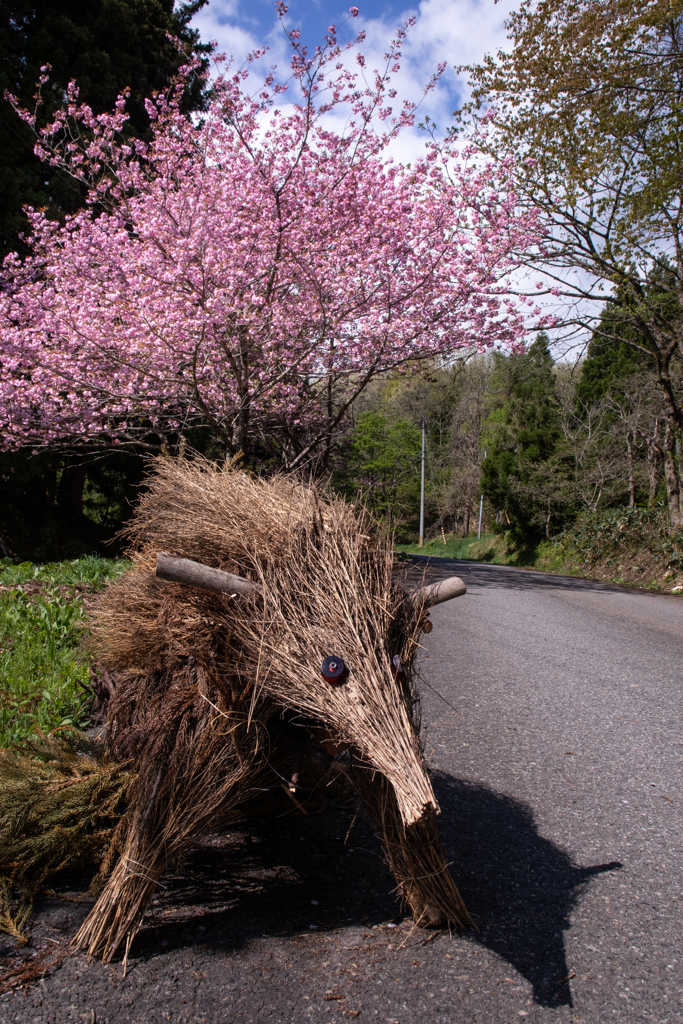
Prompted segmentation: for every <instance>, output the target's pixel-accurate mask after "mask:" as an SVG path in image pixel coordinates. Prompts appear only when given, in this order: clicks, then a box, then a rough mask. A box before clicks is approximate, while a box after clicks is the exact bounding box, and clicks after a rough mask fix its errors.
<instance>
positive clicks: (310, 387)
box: [0, 4, 542, 468]
mask: <svg viewBox="0 0 683 1024" xmlns="http://www.w3.org/2000/svg"><path fill="white" fill-rule="evenodd" d="M279 10H280V14H281V16H284V14H285V13H286V8H285V7H284V6H283V5H282V4H280V5H279ZM355 10H356V9H355V8H352V9H351V16H355V13H354V12H355ZM408 28H409V23H406V25H404V26H403V28H402V29H401V30H400V31H399V32H398V34H397V38H396V40H395V41H394V42H393V44H392V46H391V48H390V52H389V53H388V54H387V55H386V66H385V68H384V69H383V70H382V71H379V72H374V73H373V74H369V72H368V71H367V69H366V67H365V61H364V58H363V56H362V54H361V53H360V52H358V49H357V47H358V44H359V43H360V42H362V35H361V36H359V37H357V39H356V40H355V41H354V43H352V44H349V45H348V46H346V47H344V46H342V45H341V44H340V43H339V42H338V38H337V32H336V30H335V29H334V27H330V29H329V30H328V33H327V36H326V38H325V40H324V43H323V44H322V45H321V46H320V47H318V48H317V49H316V50H315V52H309V51H307V50H306V48H305V47H304V46H303V45H302V44H301V42H300V40H299V36H298V33H297V32H296V31H290V32H289V33H288V35H289V41H290V45H291V65H290V68H289V78H288V80H287V81H284V82H283V81H281V80H279V79H278V77H277V74H276V69H275V68H273V69H271V70H270V71H269V72H268V74H267V75H266V77H265V80H263V79H261V81H260V84H259V86H258V87H254V86H253V82H254V79H255V78H256V68H257V66H258V64H259V61H261V60H262V59H263V57H264V52H265V51H261V52H259V53H256V54H253V55H252V56H251V58H250V59H249V61H248V62H247V63H246V65H245V67H244V68H242V69H236V68H235V67H234V66H233V64H232V62H231V61H227V60H225V58H223V57H220V56H217V57H216V58H215V60H216V67H217V72H216V78H215V80H214V81H213V84H212V102H211V105H210V107H209V109H208V110H207V111H206V112H205V114H203V115H202V117H201V120H198V119H196V118H195V119H194V120H190V119H188V118H187V117H185V116H184V115H183V114H182V113H181V111H180V101H181V97H182V90H183V80H184V76H185V78H186V77H187V74H188V73H189V69H186V70H185V72H184V73H181V75H180V77H179V79H178V80H177V81H176V82H175V83H174V87H173V89H172V90H170V91H169V92H168V93H166V94H164V95H157V96H155V97H154V98H153V99H152V100H150V101H149V102H148V105H147V106H148V113H149V116H150V119H151V125H152V128H151V140H150V141H148V142H147V143H143V142H141V141H139V140H130V139H129V138H127V137H126V132H125V127H126V115H125V112H124V103H125V97H121V98H120V100H119V102H118V104H117V107H116V109H115V110H114V111H113V112H112V113H110V114H107V115H100V116H94V115H93V114H92V112H91V111H90V109H89V108H88V107H87V106H84V105H79V103H78V96H77V90H76V87H75V86H72V88H71V91H70V94H69V97H68V104H67V106H66V107H65V109H64V110H63V111H62V112H60V113H59V114H58V116H57V117H56V119H55V120H54V122H53V123H52V124H50V125H49V126H48V127H47V128H45V129H43V130H41V131H39V132H38V133H37V145H36V151H37V152H38V153H39V155H40V156H41V157H42V158H43V159H44V160H46V161H48V162H49V163H50V164H52V165H56V166H59V167H61V168H63V169H64V170H66V171H67V172H68V173H70V174H71V175H73V176H75V177H76V178H78V179H79V180H80V181H81V182H84V183H85V184H86V185H87V188H88V194H89V199H88V205H87V207H86V208H85V209H84V210H82V211H81V212H79V213H77V214H75V215H74V216H73V217H69V218H68V219H67V220H66V221H65V222H64V223H57V222H54V221H50V220H48V219H47V218H46V217H45V215H44V213H42V212H41V211H37V210H30V211H29V216H30V219H31V222H32V228H33V236H32V247H33V248H32V254H31V256H30V258H28V259H25V260H23V261H22V260H20V259H19V257H18V256H17V255H10V256H9V257H8V258H7V259H6V261H5V263H4V282H3V288H2V294H0V370H1V373H0V438H1V443H2V446H3V447H5V448H11V447H16V446H22V445H27V444H32V445H41V444H47V443H54V442H56V441H61V442H68V443H73V442H74V441H83V440H89V441H92V440H93V439H99V440H106V441H107V442H108V443H112V442H113V443H126V442H135V443H139V442H140V441H141V440H142V439H144V438H147V440H149V438H150V437H151V436H154V437H156V438H157V439H158V440H163V439H164V438H168V437H170V436H173V437H175V438H176V439H177V438H178V436H181V437H182V436H183V434H184V432H185V431H187V429H188V428H189V427H191V426H192V425H195V424H199V423H202V424H208V425H209V426H210V428H211V429H212V431H213V432H214V434H215V435H216V436H217V437H218V438H219V439H220V440H221V442H222V444H223V445H224V446H225V449H226V451H227V452H230V453H234V452H237V451H239V450H245V449H246V448H247V446H248V444H249V441H250V438H253V437H255V436H258V434H259V433H262V434H267V433H268V432H270V433H271V434H272V432H273V431H274V430H275V429H276V426H277V425H279V426H278V427H277V429H279V434H278V443H279V444H280V446H281V452H282V455H283V458H284V462H285V464H286V465H288V466H289V467H290V468H293V467H296V466H299V465H301V464H303V462H304V461H305V460H306V459H308V458H310V457H311V455H312V453H313V452H315V451H320V450H324V449H325V446H327V447H329V445H330V443H331V440H332V438H333V437H334V435H335V431H336V430H337V428H338V427H339V425H340V423H342V422H343V420H344V417H345V415H346V413H347V410H348V409H349V406H350V404H351V403H352V402H353V401H354V399H355V398H356V397H357V396H358V394H359V393H360V392H361V391H362V390H363V389H364V388H365V387H366V386H367V385H368V383H369V382H370V381H371V380H372V379H373V378H374V377H376V376H377V375H378V374H382V373H387V372H389V371H396V370H405V371H406V372H409V371H410V369H411V368H414V367H415V366H417V365H419V364H420V362H421V361H423V360H426V359H434V358H435V357H442V358H449V357H452V356H453V355H454V354H457V353H458V351H459V350H461V349H463V348H464V347H471V346H472V345H475V346H477V347H478V348H480V349H481V348H484V347H487V346H494V345H496V346H501V345H503V346H508V347H509V346H513V347H514V346H518V345H520V344H521V343H523V339H524V335H525V333H526V331H527V330H528V329H529V324H528V318H529V316H531V317H533V316H538V313H539V311H538V309H535V310H533V311H530V310H523V308H522V307H520V306H518V305H516V300H512V299H510V298H509V297H508V295H507V292H506V287H505V279H506V277H507V276H508V275H509V274H510V273H511V272H513V271H514V269H515V267H516V263H515V257H514V253H516V252H517V253H518V252H520V251H522V250H524V249H525V248H528V247H529V246H533V245H534V244H536V243H537V242H538V239H539V229H538V225H537V220H536V217H535V215H534V213H533V211H531V212H527V213H525V214H523V215H521V214H520V212H519V210H518V208H517V203H516V197H515V194H514V191H513V189H512V187H511V184H510V182H511V171H512V168H511V166H510V165H509V163H506V162H505V161H503V162H502V163H499V164H497V165H493V164H490V163H485V162H484V161H482V160H481V159H480V158H479V156H478V154H477V152H476V150H475V149H474V148H470V149H468V150H464V151H460V152H458V151H453V150H452V149H450V148H449V147H448V146H447V145H446V144H444V145H439V144H437V143H436V142H435V141H433V140H430V141H429V142H428V144H427V145H426V147H425V154H424V158H423V159H420V160H419V161H417V162H416V163H414V164H413V165H412V166H400V165H398V164H397V163H395V162H393V161H392V159H391V158H390V156H389V155H388V147H390V145H391V143H392V141H393V140H394V139H395V137H396V135H397V134H398V133H399V132H400V131H401V129H402V128H404V127H406V126H408V125H411V124H412V122H413V117H414V109H413V107H412V106H411V105H410V104H404V105H403V107H402V109H401V110H400V111H399V112H398V113H397V114H394V113H393V111H392V101H393V100H394V98H395V95H396V92H395V89H394V88H393V86H392V76H393V75H395V73H396V71H397V70H398V68H399V60H400V50H401V45H402V43H403V40H404V38H405V33H406V31H407V29H408ZM354 48H355V50H354ZM354 53H355V56H356V61H357V64H358V67H357V69H354V70H353V71H352V70H350V68H349V65H350V59H351V58H352V57H353V56H354ZM441 70H442V69H438V70H437V76H438V74H439V73H440V72H441ZM48 75H49V69H48V68H46V69H44V80H47V76H48ZM435 80H436V78H435V79H433V80H432V82H431V83H430V84H429V85H428V88H430V87H432V86H433V84H434V81H435ZM20 113H21V116H22V117H23V118H24V120H25V121H27V122H28V123H29V124H32V125H35V124H36V119H35V114H36V112H35V111H34V112H32V113H30V112H27V111H21V112H20ZM340 123H342V124H343V125H344V127H343V129H342V130H339V129H338V128H336V127H335V126H336V125H338V124H340ZM539 326H542V323H541V321H540V320H536V321H535V322H534V324H533V328H534V329H538V327H539Z"/></svg>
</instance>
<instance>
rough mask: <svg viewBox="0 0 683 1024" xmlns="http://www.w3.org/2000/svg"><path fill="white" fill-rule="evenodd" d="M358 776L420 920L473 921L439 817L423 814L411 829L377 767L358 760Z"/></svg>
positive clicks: (428, 923)
mask: <svg viewBox="0 0 683 1024" xmlns="http://www.w3.org/2000/svg"><path fill="white" fill-rule="evenodd" d="M353 778H354V782H355V784H356V787H357V790H358V792H359V794H360V796H361V798H362V800H363V803H364V805H365V808H366V810H367V812H369V813H368V816H369V818H370V820H371V821H372V823H373V824H374V825H375V827H376V828H377V830H378V835H379V837H380V839H381V841H382V846H383V847H384V852H385V855H386V858H387V861H388V864H389V867H390V868H391V870H392V872H393V874H394V877H395V879H396V882H397V884H398V889H399V892H400V893H401V896H402V898H403V901H404V903H406V904H407V905H408V906H409V907H410V909H411V910H412V913H413V917H414V919H415V921H416V922H417V923H418V924H420V925H422V927H423V928H435V927H439V926H441V925H447V924H455V925H456V926H457V925H460V926H462V925H465V924H468V925H469V924H471V923H472V922H471V920H470V916H469V913H468V912H467V908H466V907H465V904H464V903H463V901H462V897H461V896H460V893H459V892H458V889H457V886H456V884H455V882H454V881H453V877H452V875H451V874H450V872H449V870H448V864H447V862H446V856H445V852H444V849H443V846H442V845H441V840H440V838H439V833H438V830H437V827H436V821H435V820H434V815H433V814H423V815H422V817H421V818H420V819H419V821H416V822H414V823H413V824H412V825H408V826H407V827H406V826H404V824H403V821H402V820H401V815H400V812H399V809H398V804H397V801H396V795H395V793H394V791H393V789H392V787H391V785H390V784H389V781H388V779H386V778H385V777H384V776H383V775H381V774H380V773H379V772H377V771H374V770H373V768H372V766H371V765H367V764H363V763H362V762H358V761H356V762H355V764H354V766H353Z"/></svg>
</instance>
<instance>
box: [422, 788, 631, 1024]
mask: <svg viewBox="0 0 683 1024" xmlns="http://www.w3.org/2000/svg"><path fill="white" fill-rule="evenodd" d="M434 784H435V789H436V792H437V796H438V799H439V802H440V804H441V810H442V813H441V818H440V821H439V825H440V829H441V834H442V838H443V840H444V843H445V846H446V848H447V850H448V852H449V854H450V855H451V859H452V860H453V868H452V870H453V873H454V875H455V877H456V879H457V882H458V886H459V888H460V891H461V893H462V895H463V898H464V900H465V903H466V904H467V907H468V909H469V911H470V913H471V914H472V915H473V917H474V919H475V921H476V923H477V924H478V926H479V928H480V931H479V933H478V934H477V935H476V936H475V939H476V941H478V942H480V943H481V944H482V945H484V946H486V947H487V948H488V949H491V950H493V951H494V952H495V953H497V954H498V955H499V956H501V957H502V958H503V959H504V960H507V961H508V963H510V964H511V965H512V966H513V967H515V968H516V970H517V971H519V973H520V974H522V975H523V976H524V977H525V978H526V979H527V980H528V981H529V982H530V983H531V984H532V985H533V989H534V999H535V1000H536V1002H538V1003H541V1004H542V1005H544V1006H561V1005H570V1006H571V1005H572V1002H571V989H570V985H569V974H570V969H569V967H568V965H567V960H566V956H565V949H564V932H565V930H566V929H568V928H570V927H571V924H570V914H571V911H572V909H573V907H574V905H575V904H576V902H577V900H578V898H579V896H580V894H581V890H582V888H583V887H584V886H585V884H586V883H587V882H588V880H589V879H590V878H591V877H592V876H593V875H596V874H599V873H601V872H603V871H613V870H615V869H618V868H620V867H621V865H620V864H619V863H617V862H611V863H609V864H600V865H596V866H594V867H585V868H582V867H578V866H576V865H574V864H573V863H572V861H571V859H570V858H569V857H568V856H567V854H566V853H564V852H563V851H562V850H561V849H559V847H557V846H555V845H554V844H553V843H551V842H550V841H549V840H548V839H544V838H543V836H541V835H539V833H538V831H537V829H536V826H535V824H534V819H533V814H532V811H531V809H530V808H529V807H528V806H526V805H525V804H523V803H521V802H520V801H518V800H514V799H512V798H511V797H508V796H505V795H503V794H501V793H495V792H493V791H492V790H490V789H488V788H487V787H486V786H480V785H476V784H474V783H470V782H463V781H462V780H460V779H456V778H453V777H452V776H450V775H446V774H443V773H438V772H437V773H435V774H434Z"/></svg>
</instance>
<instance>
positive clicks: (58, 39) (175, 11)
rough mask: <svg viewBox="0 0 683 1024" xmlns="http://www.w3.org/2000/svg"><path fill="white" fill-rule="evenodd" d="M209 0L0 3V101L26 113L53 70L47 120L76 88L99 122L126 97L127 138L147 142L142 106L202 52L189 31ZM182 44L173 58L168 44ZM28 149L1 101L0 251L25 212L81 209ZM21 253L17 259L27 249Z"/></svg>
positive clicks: (197, 87) (195, 87)
mask: <svg viewBox="0 0 683 1024" xmlns="http://www.w3.org/2000/svg"><path fill="white" fill-rule="evenodd" d="M205 2H206V0H194V2H189V3H180V4H178V5H177V6H176V5H174V2H173V0H41V2H40V3H31V2H29V0H3V2H2V4H0V97H2V96H3V94H4V91H5V89H7V90H8V91H9V92H11V93H13V94H14V95H16V96H18V97H19V99H20V101H21V102H22V103H23V104H25V105H27V106H28V107H32V106H33V100H32V97H33V94H34V92H35V87H36V82H37V81H38V77H39V75H40V68H41V67H42V66H43V65H45V64H50V65H51V67H52V70H51V72H50V77H51V83H50V87H48V88H47V89H44V96H45V98H46V101H47V107H46V111H45V113H46V114H47V115H49V114H51V113H52V112H53V111H54V110H55V108H56V107H57V106H58V105H60V104H61V103H62V102H63V95H64V90H65V89H66V87H67V85H68V84H69V81H70V80H71V79H75V80H76V83H77V84H78V86H79V89H80V98H81V100H83V101H84V102H86V103H89V104H90V106H91V107H92V108H93V110H94V111H95V113H102V112H103V111H104V110H109V109H111V107H112V106H113V104H114V101H115V100H116V96H117V94H118V93H120V92H121V91H122V90H123V89H125V88H130V90H131V94H130V98H129V100H128V103H127V109H128V110H129V112H130V114H131V130H132V131H133V132H134V133H135V134H138V135H140V134H144V133H145V131H146V129H147V125H148V123H149V122H148V118H147V114H146V111H145V108H144V99H145V97H146V96H150V95H151V93H152V92H153V91H154V90H160V89H164V88H166V87H167V86H168V84H169V82H170V80H171V78H172V76H173V75H174V74H175V73H176V72H177V70H178V67H179V66H180V65H181V64H184V63H185V62H186V60H187V58H188V56H190V55H192V54H198V53H199V54H201V53H204V52H205V51H206V47H205V46H202V44H200V43H199V38H198V34H197V32H196V31H194V30H193V29H191V28H190V27H189V22H190V19H191V18H192V16H193V14H194V13H195V12H196V11H197V10H198V9H199V8H201V7H202V6H203V5H204V3H205ZM168 34H170V35H174V36H176V37H178V38H179V39H180V41H181V43H182V44H183V46H182V49H181V50H180V51H179V50H178V49H177V48H176V47H175V45H174V44H173V43H172V42H171V41H170V39H169V38H168ZM202 103H203V84H202V83H201V81H200V80H199V78H198V77H195V78H194V80H193V81H192V82H191V84H190V87H189V89H188V90H187V91H186V94H185V97H184V106H185V108H186V109H187V110H196V109H197V108H198V107H201V106H202ZM33 145H34V140H33V138H32V135H31V133H30V131H29V130H28V128H27V126H26V125H25V124H24V123H23V122H22V121H20V120H19V118H18V117H17V115H16V114H15V113H14V111H13V110H12V108H11V106H10V105H9V103H7V101H6V100H4V99H2V98H0V196H1V197H2V202H1V203H0V209H1V211H2V212H1V213H0V251H2V254H3V255H4V253H5V252H7V251H8V250H9V249H10V248H14V247H15V246H16V245H17V244H18V239H17V234H18V232H20V231H25V230H26V228H27V221H26V219H25V217H24V215H23V213H22V206H23V205H24V204H29V205H31V206H34V207H36V208H40V207H47V210H48V216H51V217H55V216H60V215H62V214H63V213H64V212H71V211H73V210H74V209H76V208H77V207H78V205H79V204H80V202H81V195H80V191H79V190H78V188H75V187H74V183H73V182H72V181H70V180H69V179H67V178H66V176H65V175H61V174H59V173H55V172H53V171H52V170H51V169H50V168H48V167H46V165H44V164H42V163H41V162H40V161H39V160H38V158H37V157H35V156H34V154H33ZM19 244H20V250H21V249H22V248H23V246H21V243H19Z"/></svg>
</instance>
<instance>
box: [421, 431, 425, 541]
mask: <svg viewBox="0 0 683 1024" xmlns="http://www.w3.org/2000/svg"><path fill="white" fill-rule="evenodd" d="M420 426H421V427H422V460H421V463H422V465H421V477H420V547H422V545H423V544H424V539H425V421H424V420H422V423H421V424H420Z"/></svg>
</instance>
